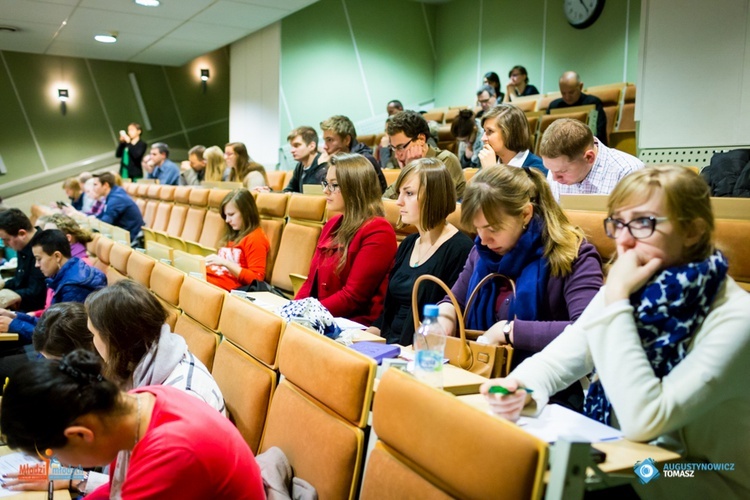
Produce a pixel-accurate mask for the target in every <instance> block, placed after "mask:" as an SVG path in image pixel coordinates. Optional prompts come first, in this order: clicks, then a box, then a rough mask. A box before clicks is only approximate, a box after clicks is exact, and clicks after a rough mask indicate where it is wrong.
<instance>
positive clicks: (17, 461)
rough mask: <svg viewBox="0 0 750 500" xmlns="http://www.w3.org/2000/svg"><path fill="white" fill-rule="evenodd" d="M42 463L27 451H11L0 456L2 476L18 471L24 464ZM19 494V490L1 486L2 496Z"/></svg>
mask: <svg viewBox="0 0 750 500" xmlns="http://www.w3.org/2000/svg"><path fill="white" fill-rule="evenodd" d="M34 463H41V460H39V459H38V458H36V457H32V456H31V455H27V454H26V453H21V452H16V453H9V454H8V455H3V456H1V457H0V476H4V475H5V474H10V473H18V469H19V468H20V467H21V465H23V464H34ZM13 495H18V492H17V491H8V490H6V489H5V488H0V497H8V496H13Z"/></svg>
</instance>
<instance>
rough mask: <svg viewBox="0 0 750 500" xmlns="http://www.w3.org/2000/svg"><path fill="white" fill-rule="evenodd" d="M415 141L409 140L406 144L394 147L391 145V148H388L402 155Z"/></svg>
mask: <svg viewBox="0 0 750 500" xmlns="http://www.w3.org/2000/svg"><path fill="white" fill-rule="evenodd" d="M413 140H414V139H409V140H408V141H407V142H405V143H404V144H399V145H398V146H393V145H390V146H388V147H389V148H390V150H391V151H393V152H397V153H400V152H402V151H403V150H405V149H406V148H408V147H409V144H411V143H412V141H413Z"/></svg>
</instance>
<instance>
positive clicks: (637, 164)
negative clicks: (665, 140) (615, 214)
mask: <svg viewBox="0 0 750 500" xmlns="http://www.w3.org/2000/svg"><path fill="white" fill-rule="evenodd" d="M539 153H540V156H541V157H542V160H543V161H544V166H545V167H546V168H547V169H548V170H549V173H548V174H547V181H548V182H549V184H550V187H551V188H552V194H553V195H554V196H555V199H556V200H558V201H559V200H560V195H561V194H609V193H611V192H612V190H613V189H614V188H615V185H617V183H618V182H619V181H620V179H622V178H623V177H625V176H626V175H628V174H629V173H631V172H634V171H636V170H640V169H642V168H643V167H644V164H643V162H642V161H641V160H639V159H638V158H636V157H635V156H631V155H629V154H627V153H623V152H622V151H618V150H616V149H611V148H608V147H607V146H605V145H604V144H602V143H601V142H599V140H598V139H597V138H595V137H594V135H593V134H592V133H591V129H590V128H589V127H588V126H586V124H584V123H582V122H580V121H578V120H571V119H568V118H561V119H559V120H556V121H554V122H553V123H552V125H550V126H549V128H548V129H547V130H546V132H544V136H543V137H542V142H541V144H540V146H539Z"/></svg>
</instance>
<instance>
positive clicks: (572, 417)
mask: <svg viewBox="0 0 750 500" xmlns="http://www.w3.org/2000/svg"><path fill="white" fill-rule="evenodd" d="M518 425H519V426H521V427H522V428H523V430H525V431H526V432H528V433H530V434H533V435H535V436H536V437H538V438H539V439H542V440H544V441H547V442H548V443H554V442H555V441H557V440H558V439H559V438H561V437H564V438H567V439H569V440H572V441H589V442H592V443H595V442H600V441H614V440H617V439H622V432H621V431H619V430H617V429H615V428H614V427H609V426H608V425H604V424H602V423H600V422H597V421H596V420H592V419H590V418H588V417H586V416H584V415H581V414H580V413H576V412H574V411H573V410H569V409H567V408H564V407H562V406H560V405H554V404H553V405H547V406H545V407H544V409H543V410H542V413H541V414H540V415H539V416H538V417H536V418H531V417H521V418H520V419H519V420H518Z"/></svg>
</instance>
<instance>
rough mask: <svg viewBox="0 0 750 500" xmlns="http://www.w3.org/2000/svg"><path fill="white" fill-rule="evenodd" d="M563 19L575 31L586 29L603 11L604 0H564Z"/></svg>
mask: <svg viewBox="0 0 750 500" xmlns="http://www.w3.org/2000/svg"><path fill="white" fill-rule="evenodd" d="M563 9H564V11H565V18H566V19H567V20H568V23H570V25H571V26H573V27H574V28H576V29H579V30H580V29H583V28H588V27H589V26H591V25H592V24H594V22H595V21H596V20H597V19H598V18H599V16H600V15H601V13H602V10H604V0H564V5H563Z"/></svg>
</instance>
